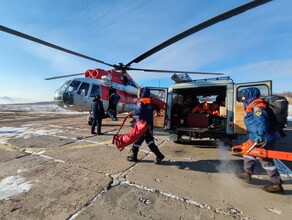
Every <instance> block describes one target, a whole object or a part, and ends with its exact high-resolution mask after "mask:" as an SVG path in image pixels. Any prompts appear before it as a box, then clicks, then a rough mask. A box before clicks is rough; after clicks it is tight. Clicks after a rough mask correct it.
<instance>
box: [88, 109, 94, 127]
mask: <svg viewBox="0 0 292 220" xmlns="http://www.w3.org/2000/svg"><path fill="white" fill-rule="evenodd" d="M87 122H88V125H90V126H92V124H93V118H92V113H91V112H89V115H88V117H87Z"/></svg>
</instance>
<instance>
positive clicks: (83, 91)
mask: <svg viewBox="0 0 292 220" xmlns="http://www.w3.org/2000/svg"><path fill="white" fill-rule="evenodd" d="M102 71H103V74H98V76H95V78H93V77H92V76H94V75H93V74H89V73H88V71H86V72H85V78H74V79H71V80H68V81H66V82H65V83H64V84H63V85H62V86H61V87H60V88H59V89H57V90H56V91H55V95H54V101H55V102H56V104H57V105H58V106H59V107H61V108H64V109H68V110H73V111H90V109H91V104H92V101H93V99H94V98H95V96H96V95H100V97H101V101H102V102H103V105H104V109H107V108H108V105H109V97H110V89H111V88H114V89H116V92H117V93H118V94H119V95H120V97H121V99H120V100H119V104H118V106H117V111H118V112H125V111H131V110H133V109H134V108H135V107H136V102H137V100H138V98H137V90H138V88H137V87H135V84H134V83H131V82H133V81H132V79H129V78H127V82H126V83H124V82H123V81H122V80H118V79H120V78H121V77H124V76H122V75H121V73H119V72H117V71H113V70H111V72H107V71H104V70H102ZM92 72H93V71H91V72H90V73H92ZM99 72H101V70H100V71H99ZM118 74H119V75H120V77H118V78H117V77H115V76H116V75H118ZM129 82H130V83H129Z"/></svg>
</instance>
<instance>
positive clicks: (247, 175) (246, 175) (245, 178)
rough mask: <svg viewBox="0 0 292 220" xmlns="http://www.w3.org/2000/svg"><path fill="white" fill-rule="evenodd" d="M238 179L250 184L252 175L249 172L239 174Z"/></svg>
mask: <svg viewBox="0 0 292 220" xmlns="http://www.w3.org/2000/svg"><path fill="white" fill-rule="evenodd" d="M235 175H236V177H237V178H239V179H242V180H243V181H244V182H246V183H250V182H251V179H252V178H251V173H249V172H246V171H244V172H239V173H236V174H235Z"/></svg>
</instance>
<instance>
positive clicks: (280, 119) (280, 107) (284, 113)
mask: <svg viewBox="0 0 292 220" xmlns="http://www.w3.org/2000/svg"><path fill="white" fill-rule="evenodd" d="M264 101H265V102H266V103H267V104H268V105H267V106H268V107H267V108H268V114H269V116H271V119H272V121H271V123H272V128H273V130H275V131H278V132H279V133H280V135H281V137H285V136H286V134H285V133H284V131H283V128H285V127H286V126H287V122H288V120H287V118H288V106H289V102H288V101H287V99H286V98H285V97H284V96H279V95H270V96H266V97H265V98H264Z"/></svg>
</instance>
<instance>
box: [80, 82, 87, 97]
mask: <svg viewBox="0 0 292 220" xmlns="http://www.w3.org/2000/svg"><path fill="white" fill-rule="evenodd" d="M88 90H89V83H85V82H83V83H82V84H81V86H80V87H79V89H78V91H77V94H79V95H85V96H87V93H88Z"/></svg>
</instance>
